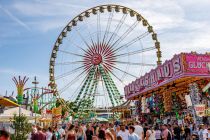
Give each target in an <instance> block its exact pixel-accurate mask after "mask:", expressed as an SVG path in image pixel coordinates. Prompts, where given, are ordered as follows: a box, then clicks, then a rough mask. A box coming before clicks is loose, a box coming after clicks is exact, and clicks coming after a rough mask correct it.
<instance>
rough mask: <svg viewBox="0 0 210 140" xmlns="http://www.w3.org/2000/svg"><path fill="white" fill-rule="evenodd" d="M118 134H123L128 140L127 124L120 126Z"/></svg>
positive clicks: (124, 138) (125, 139) (123, 137)
mask: <svg viewBox="0 0 210 140" xmlns="http://www.w3.org/2000/svg"><path fill="white" fill-rule="evenodd" d="M117 135H118V136H121V137H122V139H123V140H128V135H129V131H128V130H127V129H125V125H121V126H120V131H119V132H118V134H117Z"/></svg>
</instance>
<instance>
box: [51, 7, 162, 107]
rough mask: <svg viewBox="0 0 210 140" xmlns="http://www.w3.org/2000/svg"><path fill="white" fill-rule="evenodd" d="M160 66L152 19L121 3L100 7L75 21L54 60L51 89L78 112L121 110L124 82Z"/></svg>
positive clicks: (58, 42) (57, 44) (56, 48)
mask: <svg viewBox="0 0 210 140" xmlns="http://www.w3.org/2000/svg"><path fill="white" fill-rule="evenodd" d="M159 64H161V51H160V43H159V41H158V39H157V34H156V33H155V32H154V31H153V28H152V26H151V25H150V24H149V23H148V21H147V20H146V19H145V18H144V17H143V16H142V15H141V14H139V13H137V12H136V11H134V10H132V9H130V8H127V7H124V6H120V5H110V4H109V5H100V6H96V7H93V8H90V9H88V10H86V11H84V12H82V13H81V14H79V15H78V16H76V17H75V18H73V19H72V20H71V21H70V22H69V23H68V24H67V25H66V26H65V27H64V29H63V30H62V32H61V33H60V35H59V36H58V38H57V40H56V42H55V44H54V47H53V50H52V54H51V58H50V67H49V73H50V83H51V88H52V89H54V91H55V92H56V93H57V95H58V96H59V97H62V98H65V99H67V100H70V101H72V102H74V103H75V104H76V106H77V108H78V109H79V110H85V109H93V108H103V107H112V106H117V105H119V104H121V103H122V102H123V100H122V98H121V96H123V94H124V93H123V88H124V86H125V85H126V84H128V83H129V82H131V81H133V80H134V79H136V78H138V77H140V76H141V75H143V74H145V73H146V72H147V71H149V70H150V69H152V68H154V67H155V66H157V65H159Z"/></svg>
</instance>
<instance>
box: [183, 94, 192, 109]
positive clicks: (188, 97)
mask: <svg viewBox="0 0 210 140" xmlns="http://www.w3.org/2000/svg"><path fill="white" fill-rule="evenodd" d="M185 101H186V104H187V107H190V106H192V101H191V98H190V95H185Z"/></svg>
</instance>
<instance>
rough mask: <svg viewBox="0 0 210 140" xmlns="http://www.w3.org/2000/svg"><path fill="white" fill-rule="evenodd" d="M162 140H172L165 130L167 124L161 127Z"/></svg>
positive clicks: (168, 132)
mask: <svg viewBox="0 0 210 140" xmlns="http://www.w3.org/2000/svg"><path fill="white" fill-rule="evenodd" d="M161 137H162V140H172V134H171V132H170V131H169V130H168V128H167V124H164V125H162V134H161Z"/></svg>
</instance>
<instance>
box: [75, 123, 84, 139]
mask: <svg viewBox="0 0 210 140" xmlns="http://www.w3.org/2000/svg"><path fill="white" fill-rule="evenodd" d="M85 137H86V136H85V132H84V130H83V127H82V126H80V127H79V129H78V132H77V140H85Z"/></svg>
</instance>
